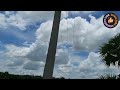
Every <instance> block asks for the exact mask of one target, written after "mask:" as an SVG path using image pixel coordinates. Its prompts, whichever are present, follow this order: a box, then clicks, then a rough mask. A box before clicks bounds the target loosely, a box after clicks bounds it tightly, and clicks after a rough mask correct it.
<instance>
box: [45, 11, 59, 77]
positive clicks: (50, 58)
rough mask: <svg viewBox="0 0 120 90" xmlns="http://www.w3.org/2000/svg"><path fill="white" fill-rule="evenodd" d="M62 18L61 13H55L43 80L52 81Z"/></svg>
mask: <svg viewBox="0 0 120 90" xmlns="http://www.w3.org/2000/svg"><path fill="white" fill-rule="evenodd" d="M60 18H61V11H55V14H54V20H53V27H52V32H51V37H50V42H49V48H48V53H47V58H46V63H45V67H44V72H43V79H52V75H53V70H54V63H55V55H56V47H57V41H58V33H59V24H60Z"/></svg>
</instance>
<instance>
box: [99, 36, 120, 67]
mask: <svg viewBox="0 0 120 90" xmlns="http://www.w3.org/2000/svg"><path fill="white" fill-rule="evenodd" d="M99 51H100V54H101V56H102V58H103V61H104V62H105V64H106V65H107V66H110V65H111V64H113V65H115V66H118V67H119V66H120V34H117V35H116V36H115V37H113V38H111V39H110V40H109V41H108V42H107V43H105V44H103V45H102V46H100V49H99Z"/></svg>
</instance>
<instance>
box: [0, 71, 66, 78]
mask: <svg viewBox="0 0 120 90" xmlns="http://www.w3.org/2000/svg"><path fill="white" fill-rule="evenodd" d="M0 79H43V77H42V76H34V75H14V74H9V73H8V72H0ZM53 79H65V78H64V77H61V78H55V77H53Z"/></svg>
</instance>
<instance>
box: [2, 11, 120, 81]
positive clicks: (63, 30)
mask: <svg viewBox="0 0 120 90" xmlns="http://www.w3.org/2000/svg"><path fill="white" fill-rule="evenodd" d="M109 12H112V13H115V14H116V15H117V16H118V18H120V12H119V11H62V14H61V21H60V30H59V36H58V44H57V52H56V60H55V67H54V73H53V76H54V77H65V78H71V79H95V78H98V77H99V76H100V75H106V74H116V75H118V74H119V72H120V69H119V68H118V67H116V66H112V65H111V66H110V67H107V66H106V65H105V64H104V62H103V61H102V58H101V55H100V54H99V52H98V50H99V47H100V46H101V45H103V44H104V43H105V42H107V41H108V40H109V39H110V38H112V37H114V36H115V35H116V34H118V33H119V32H120V30H119V28H120V23H119V22H120V21H119V22H118V25H117V26H116V27H115V28H112V29H110V28H107V27H105V26H104V24H103V17H104V15H105V14H106V13H109ZM53 17H54V11H1V12H0V72H5V71H7V72H9V73H11V74H22V75H26V74H27V75H43V70H44V65H45V60H46V56H47V50H48V45H49V40H50V34H51V30H52V23H53Z"/></svg>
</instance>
